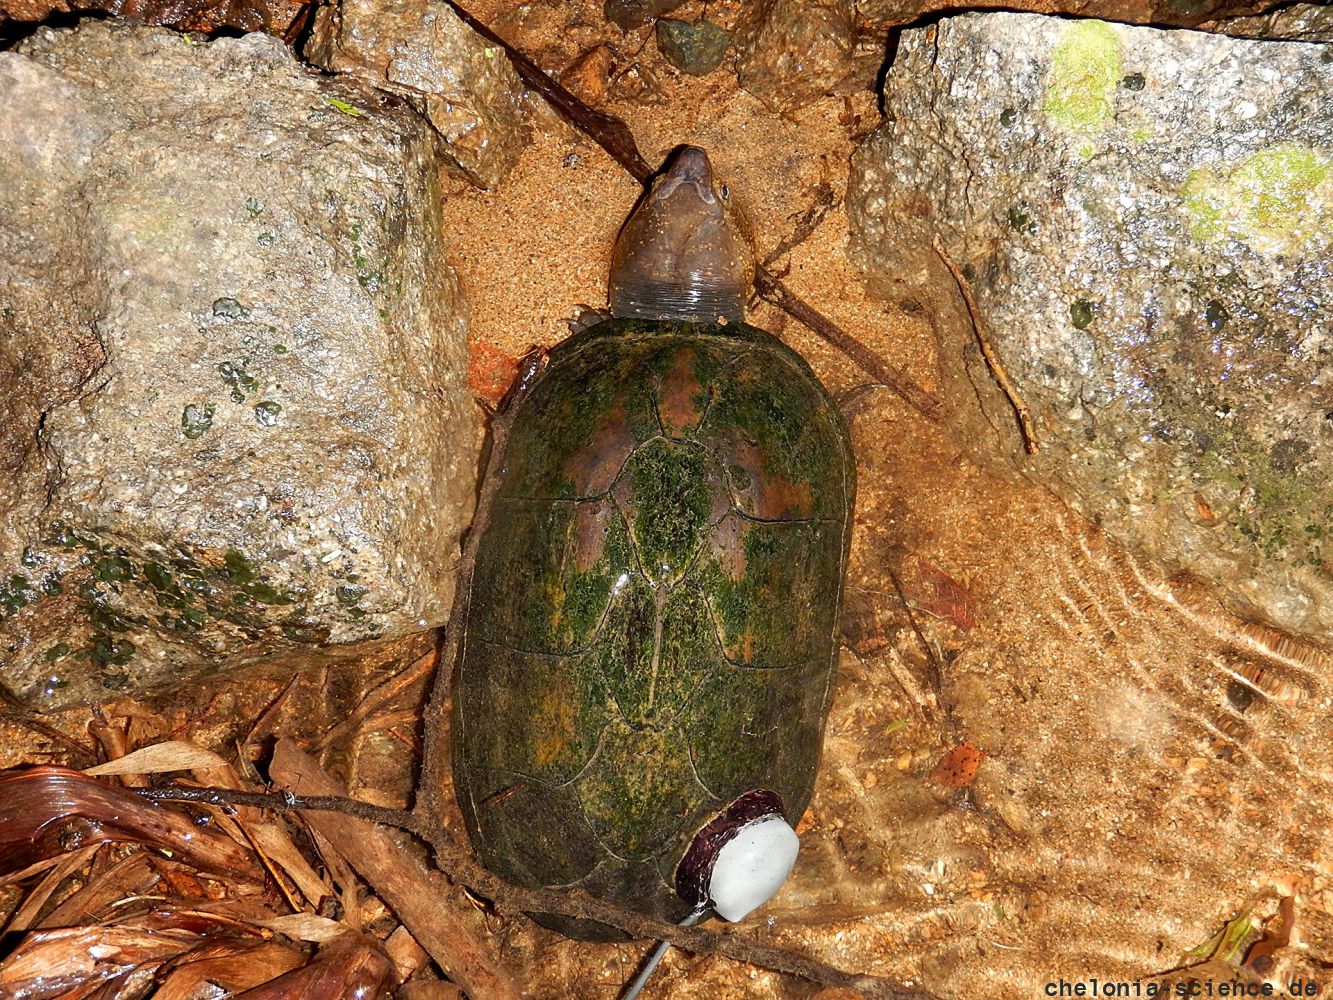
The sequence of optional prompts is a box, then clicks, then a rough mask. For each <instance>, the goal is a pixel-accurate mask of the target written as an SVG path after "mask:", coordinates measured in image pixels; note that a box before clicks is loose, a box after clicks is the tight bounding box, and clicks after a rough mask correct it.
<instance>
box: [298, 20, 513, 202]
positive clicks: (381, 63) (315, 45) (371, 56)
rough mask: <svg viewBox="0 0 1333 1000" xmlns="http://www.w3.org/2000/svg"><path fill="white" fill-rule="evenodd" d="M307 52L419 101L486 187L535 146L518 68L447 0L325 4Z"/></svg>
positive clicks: (454, 154)
mask: <svg viewBox="0 0 1333 1000" xmlns="http://www.w3.org/2000/svg"><path fill="white" fill-rule="evenodd" d="M305 54H306V58H307V59H309V60H310V61H311V62H313V63H314V64H315V65H316V66H320V67H322V68H324V69H326V70H328V71H329V72H331V73H346V74H348V75H350V76H354V77H356V78H357V79H360V80H363V81H365V82H366V83H369V84H371V85H372V86H375V87H380V88H382V89H384V90H387V91H390V92H392V93H395V94H401V95H402V96H403V97H405V98H407V99H408V100H409V101H411V102H412V103H413V105H415V106H416V107H417V108H418V110H420V111H421V112H422V113H423V114H424V115H425V116H426V117H427V118H428V119H429V120H430V123H431V124H432V125H434V126H435V130H436V131H437V132H439V134H440V137H441V138H442V139H443V140H444V142H445V145H446V146H447V148H448V151H449V156H450V158H451V159H452V160H453V161H454V163H455V164H456V165H457V166H458V168H459V169H460V170H461V171H462V172H463V173H464V174H465V175H466V176H467V177H468V178H470V179H471V180H472V181H474V182H475V183H477V184H479V185H481V186H482V187H488V188H489V187H494V186H495V185H497V184H499V183H500V181H502V180H504V178H505V175H506V174H508V173H509V171H510V169H511V168H512V167H513V165H514V163H515V162H517V160H518V157H519V154H520V153H522V152H523V148H524V147H525V146H526V145H527V144H528V129H527V125H526V124H525V123H524V121H523V115H522V109H521V107H520V101H521V99H522V97H523V84H522V83H521V82H520V81H519V78H518V74H517V73H516V72H515V71H514V67H513V66H512V65H511V64H510V62H509V59H508V57H506V56H505V54H504V51H503V50H502V49H500V48H498V47H497V46H494V45H490V44H489V43H487V42H486V41H485V40H484V39H483V38H482V37H481V36H480V35H478V34H476V32H474V31H473V30H472V29H471V28H469V27H468V26H467V25H466V24H464V23H463V20H462V19H461V18H460V17H459V16H458V15H457V14H455V13H454V12H453V10H452V9H451V8H450V7H449V5H448V4H446V3H444V2H443V0H336V2H334V3H330V4H326V5H324V6H322V7H320V8H319V13H318V14H316V15H315V27H314V30H313V31H312V32H311V34H310V41H309V42H308V43H307V44H306V47H305Z"/></svg>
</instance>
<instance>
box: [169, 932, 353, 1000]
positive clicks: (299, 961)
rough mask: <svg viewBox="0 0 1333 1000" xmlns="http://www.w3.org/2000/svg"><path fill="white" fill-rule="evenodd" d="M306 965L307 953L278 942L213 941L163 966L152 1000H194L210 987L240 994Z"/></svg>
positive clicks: (203, 994) (208, 992)
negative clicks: (160, 983)
mask: <svg viewBox="0 0 1333 1000" xmlns="http://www.w3.org/2000/svg"><path fill="white" fill-rule="evenodd" d="M305 963H306V956H305V955H304V954H302V953H301V952H300V951H298V950H297V949H295V948H293V947H291V946H289V945H285V944H282V943H280V942H277V941H257V942H242V941H237V940H234V939H233V940H227V941H210V942H208V943H206V944H201V945H200V946H199V947H197V948H194V949H192V950H190V951H188V952H186V953H184V954H183V955H180V956H179V957H177V958H174V959H172V960H171V961H169V962H167V963H166V964H165V965H163V967H162V968H161V969H160V970H159V971H158V973H157V977H158V979H160V980H161V981H162V985H161V986H159V987H158V988H157V991H156V992H155V993H154V994H153V1000H194V998H195V997H199V996H209V995H212V993H213V992H214V991H209V990H208V987H209V986H210V985H211V986H214V987H219V986H220V987H222V988H223V989H225V990H227V991H228V992H230V993H237V992H240V991H241V990H248V989H251V988H253V987H255V986H262V985H263V984H264V983H267V982H269V981H270V980H273V979H277V978H278V977H279V976H283V975H285V974H287V973H288V972H291V971H292V970H294V969H299V968H301V967H302V966H303V965H305ZM338 995H342V994H338Z"/></svg>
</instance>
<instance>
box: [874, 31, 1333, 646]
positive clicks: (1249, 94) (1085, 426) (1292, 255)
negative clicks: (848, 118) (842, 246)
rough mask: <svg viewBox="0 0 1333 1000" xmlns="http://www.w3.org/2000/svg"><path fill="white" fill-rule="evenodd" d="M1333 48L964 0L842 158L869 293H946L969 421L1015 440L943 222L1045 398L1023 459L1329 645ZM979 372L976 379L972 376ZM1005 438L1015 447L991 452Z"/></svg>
mask: <svg viewBox="0 0 1333 1000" xmlns="http://www.w3.org/2000/svg"><path fill="white" fill-rule="evenodd" d="M1328 56H1329V53H1328V50H1327V49H1326V48H1325V47H1322V46H1319V45H1311V44H1301V43H1285V42H1284V43H1271V42H1255V41H1240V40H1235V39H1231V38H1226V37H1222V36H1216V35H1208V34H1203V33H1197V32H1166V31H1160V30H1155V29H1149V28H1130V27H1123V26H1113V25H1109V24H1106V23H1103V22H1100V21H1073V22H1071V21H1063V20H1056V19H1053V18H1045V17H1040V16H1036V15H1025V14H1013V15H1011V14H993V15H966V16H962V17H955V18H949V19H947V20H944V21H941V22H940V23H939V24H938V25H937V26H935V27H932V28H929V29H922V30H918V31H909V32H905V33H904V34H903V36H902V41H901V45H900V48H899V53H898V58H897V61H896V62H895V64H894V67H893V70H892V72H891V73H890V74H889V79H888V82H887V94H886V103H887V106H888V108H889V110H890V112H891V114H892V118H893V120H892V122H891V123H890V124H886V125H884V126H883V127H882V128H881V129H880V130H879V131H878V132H876V133H875V134H874V135H872V136H871V137H870V138H869V139H868V140H867V141H866V142H865V144H864V145H863V146H862V148H861V149H860V150H859V152H858V153H857V154H856V156H855V157H854V161H853V176H852V181H851V187H850V191H849V194H848V209H849V214H850V217H851V220H852V226H853V232H854V241H855V250H856V254H857V256H858V258H859V260H860V262H861V264H862V265H863V267H864V268H865V270H866V273H867V276H868V279H869V281H870V284H871V286H872V288H875V289H878V290H879V291H880V292H881V293H883V294H887V295H890V296H893V297H897V298H908V299H914V300H917V301H933V302H936V303H938V307H939V308H938V316H939V320H940V321H939V324H938V327H939V329H938V332H939V334H940V337H941V339H942V347H943V350H944V352H945V357H946V358H948V359H954V361H953V363H952V364H950V365H947V366H946V368H945V370H944V371H943V372H942V376H943V377H944V379H945V382H946V389H947V391H949V392H950V393H951V400H952V403H953V406H954V409H955V411H956V412H957V413H958V414H959V415H960V418H963V415H964V414H966V413H971V414H973V415H974V416H975V400H976V398H977V394H978V390H979V391H980V392H981V394H982V395H983V397H984V398H985V401H986V403H987V404H988V409H989V410H990V412H989V414H988V419H987V420H980V419H974V418H963V426H964V433H965V438H966V439H967V440H969V441H970V442H972V443H974V444H975V445H976V446H977V449H978V451H979V452H981V453H983V454H985V453H987V452H989V451H991V450H994V449H996V448H997V446H998V447H999V448H1000V450H1012V446H1013V443H1014V439H1013V438H1012V437H1010V438H1009V439H1008V440H1007V441H1005V442H1003V443H1002V444H1001V443H998V442H997V439H996V436H995V432H994V431H993V430H991V428H992V427H1000V428H1006V429H1008V428H1012V427H1014V419H1013V413H1012V411H1010V410H1009V409H1008V408H1007V405H1006V404H1005V403H1004V401H1003V400H1002V399H1000V398H999V397H998V396H996V395H995V394H994V391H993V389H992V388H991V387H992V386H993V382H992V380H991V379H990V377H989V375H988V374H987V372H986V371H985V369H984V367H982V366H981V365H980V362H979V360H978V354H977V350H976V347H975V342H974V337H973V333H972V328H971V325H970V321H969V317H968V315H967V312H966V310H965V309H964V308H963V306H962V302H961V300H960V298H959V295H958V291H957V287H956V285H955V283H954V281H953V279H952V278H951V277H950V275H949V272H948V271H947V270H946V269H945V266H944V264H943V263H942V261H941V259H940V257H939V256H938V255H937V254H936V253H935V252H934V250H933V249H932V247H931V240H932V237H933V236H934V235H935V234H939V236H940V237H941V238H942V240H943V244H944V246H945V247H946V248H947V253H948V255H949V256H950V257H951V258H952V259H953V260H954V261H956V262H957V264H958V265H960V266H961V267H962V269H963V272H964V273H965V274H966V275H967V280H968V282H969V284H970V285H971V288H972V291H973V292H974V294H975V297H976V301H977V305H978V309H979V313H980V315H979V319H980V320H981V322H982V323H983V325H984V328H985V329H986V330H987V331H988V332H989V335H990V338H991V340H992V341H993V342H994V344H995V346H996V348H997V349H998V352H999V354H1000V355H1001V357H1002V359H1003V361H1004V363H1005V365H1006V366H1007V368H1008V371H1009V374H1010V375H1011V376H1012V377H1013V379H1014V381H1015V383H1016V385H1017V388H1018V392H1019V395H1020V396H1021V398H1022V399H1023V400H1025V401H1026V403H1027V405H1028V406H1030V407H1031V408H1032V410H1033V412H1034V415H1035V417H1036V420H1037V425H1038V431H1039V436H1040V438H1041V442H1042V449H1041V452H1040V453H1039V454H1038V455H1037V456H1036V457H1035V458H1034V459H1032V460H1031V461H1030V463H1029V466H1028V471H1029V472H1030V474H1032V475H1034V476H1038V477H1041V478H1043V479H1044V480H1045V481H1046V482H1047V483H1049V484H1050V486H1051V487H1052V488H1053V489H1054V490H1056V491H1057V492H1059V493H1061V494H1062V495H1064V496H1066V497H1068V498H1069V499H1070V500H1071V501H1073V502H1074V503H1076V504H1077V505H1078V506H1079V507H1081V508H1082V509H1083V510H1084V511H1086V512H1087V513H1088V514H1089V515H1091V516H1092V517H1094V518H1096V519H1097V520H1098V521H1099V522H1100V523H1102V524H1103V525H1104V526H1105V527H1106V528H1107V529H1108V530H1109V531H1111V532H1112V533H1114V534H1116V535H1118V536H1119V537H1121V538H1122V539H1124V540H1126V541H1128V542H1129V543H1131V544H1132V545H1134V546H1136V547H1137V548H1139V549H1140V550H1145V551H1147V552H1148V553H1150V554H1151V555H1153V556H1155V557H1156V558H1157V559H1158V560H1160V561H1161V562H1162V563H1163V564H1165V565H1166V566H1167V567H1168V568H1169V569H1170V570H1172V571H1183V572H1186V573H1189V574H1192V575H1194V576H1197V577H1199V578H1202V579H1205V580H1208V581H1211V582H1213V583H1215V584H1216V585H1217V586H1218V587H1219V588H1220V590H1221V592H1222V593H1223V594H1224V595H1225V596H1226V598H1227V600H1228V601H1229V603H1230V605H1231V606H1232V607H1233V608H1235V609H1237V610H1239V611H1240V612H1242V613H1244V614H1247V615H1251V616H1257V617H1261V618H1263V619H1265V620H1267V621H1268V622H1270V623H1271V624H1273V625H1275V626H1277V627H1279V628H1282V629H1286V630H1288V631H1292V632H1296V633H1302V634H1304V635H1306V636H1309V637H1312V638H1315V639H1317V640H1319V641H1323V642H1329V641H1333V516H1331V515H1333V449H1330V447H1329V445H1330V442H1333V406H1331V405H1330V399H1333V396H1330V392H1331V391H1333V381H1331V379H1333V363H1331V362H1333V327H1331V326H1330V324H1329V322H1328V306H1329V299H1330V296H1331V294H1333V278H1331V277H1330V276H1331V275H1333V109H1331V108H1330V105H1329V102H1328V99H1327V96H1328V93H1329V83H1330V73H1331V72H1333V70H1331V69H1330V62H1329V58H1328ZM974 387H976V388H974ZM1005 445H1007V446H1008V447H1007V448H1006V447H1004V446H1005Z"/></svg>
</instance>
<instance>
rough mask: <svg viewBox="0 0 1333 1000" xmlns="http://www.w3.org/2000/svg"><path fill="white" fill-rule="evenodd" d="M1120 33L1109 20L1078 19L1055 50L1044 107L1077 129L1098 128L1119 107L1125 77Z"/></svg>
mask: <svg viewBox="0 0 1333 1000" xmlns="http://www.w3.org/2000/svg"><path fill="white" fill-rule="evenodd" d="M1122 75H1123V74H1122V66H1121V61H1120V36H1119V35H1117V34H1116V30H1115V29H1114V28H1112V27H1111V26H1110V25H1109V24H1107V23H1106V22H1105V21H1077V22H1075V23H1074V24H1073V25H1071V26H1070V28H1069V30H1068V31H1066V32H1065V34H1064V37H1063V38H1062V39H1060V44H1059V45H1057V46H1056V47H1055V51H1054V52H1053V53H1051V77H1050V81H1049V82H1048V84H1047V86H1046V101H1045V103H1044V104H1043V105H1042V107H1043V110H1045V112H1046V113H1047V114H1048V115H1050V116H1051V118H1052V119H1054V121H1055V122H1056V123H1057V124H1059V125H1061V126H1063V127H1064V128H1067V129H1069V130H1070V131H1073V132H1085V133H1087V132H1097V131H1099V130H1100V129H1101V128H1102V127H1103V126H1104V125H1105V124H1106V123H1107V122H1108V121H1110V120H1111V116H1112V114H1113V113H1114V111H1115V109H1114V107H1113V104H1112V101H1113V98H1114V95H1115V90H1116V87H1118V86H1119V85H1120V80H1121V77H1122Z"/></svg>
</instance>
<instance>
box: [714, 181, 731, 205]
mask: <svg viewBox="0 0 1333 1000" xmlns="http://www.w3.org/2000/svg"><path fill="white" fill-rule="evenodd" d="M717 193H718V194H720V195H721V196H722V200H723V201H726V200H727V199H728V198H730V197H731V192H730V191H728V190H727V186H726V185H725V184H723V185H722V187H721V188H720V189H718V192H717Z"/></svg>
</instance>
